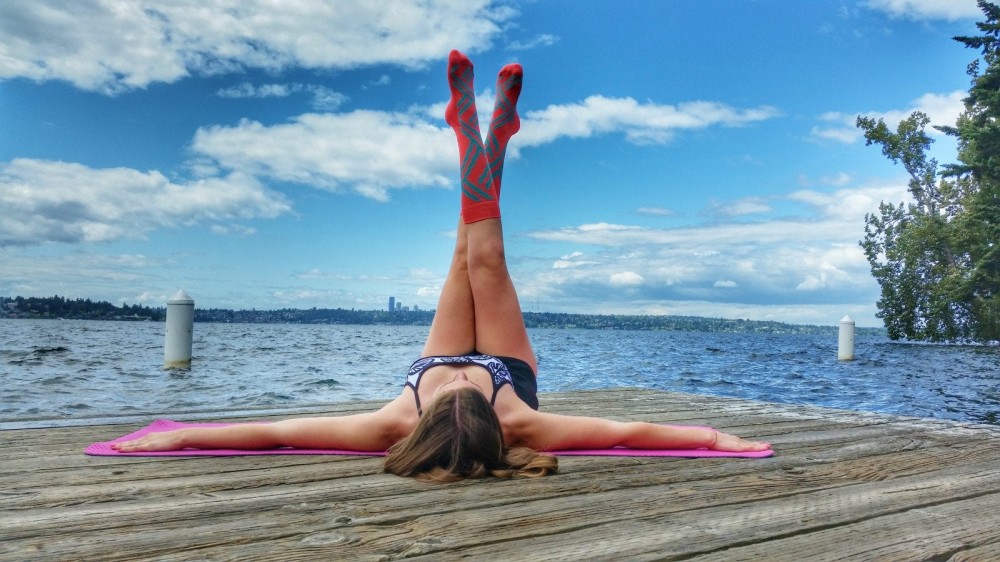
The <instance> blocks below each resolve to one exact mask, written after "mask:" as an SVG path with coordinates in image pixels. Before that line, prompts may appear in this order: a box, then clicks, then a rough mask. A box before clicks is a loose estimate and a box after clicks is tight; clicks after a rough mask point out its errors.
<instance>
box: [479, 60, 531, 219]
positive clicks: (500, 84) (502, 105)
mask: <svg viewBox="0 0 1000 562" xmlns="http://www.w3.org/2000/svg"><path fill="white" fill-rule="evenodd" d="M523 75H524V71H523V70H522V69H521V65H519V64H517V63H513V64H508V65H507V66H505V67H503V68H502V69H501V70H500V73H499V74H498V75H497V101H496V104H495V105H494V106H493V119H492V120H491V121H490V130H489V132H488V133H487V134H486V158H487V159H488V160H489V162H490V175H492V177H493V189H494V190H495V191H496V192H497V198H498V199H499V198H500V180H501V179H502V177H503V161H504V156H506V154H507V141H509V140H510V137H512V136H514V133H517V131H518V130H519V129H520V128H521V118H520V117H518V115H517V98H518V96H520V95H521V78H522V76H523Z"/></svg>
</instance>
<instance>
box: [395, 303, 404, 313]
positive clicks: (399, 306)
mask: <svg viewBox="0 0 1000 562" xmlns="http://www.w3.org/2000/svg"><path fill="white" fill-rule="evenodd" d="M402 311H403V303H402V302H397V303H396V312H402Z"/></svg>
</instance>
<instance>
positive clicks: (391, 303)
mask: <svg viewBox="0 0 1000 562" xmlns="http://www.w3.org/2000/svg"><path fill="white" fill-rule="evenodd" d="M395 310H396V297H389V312H394V311H395Z"/></svg>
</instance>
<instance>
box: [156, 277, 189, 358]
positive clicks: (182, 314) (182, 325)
mask: <svg viewBox="0 0 1000 562" xmlns="http://www.w3.org/2000/svg"><path fill="white" fill-rule="evenodd" d="M193 336H194V299H192V298H191V297H190V296H188V294H187V293H185V292H184V290H183V289H181V290H180V291H177V294H175V295H174V296H172V297H170V300H168V301H167V336H166V341H165V342H164V344H163V368H164V369H190V368H191V339H192V338H193Z"/></svg>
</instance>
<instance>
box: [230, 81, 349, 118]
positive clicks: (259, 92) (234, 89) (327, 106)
mask: <svg viewBox="0 0 1000 562" xmlns="http://www.w3.org/2000/svg"><path fill="white" fill-rule="evenodd" d="M303 92H304V93H308V94H311V95H312V96H313V101H312V107H313V109H317V110H322V111H333V110H334V109H337V108H338V107H340V106H341V105H343V104H344V102H346V101H347V100H348V97H347V96H346V95H344V94H342V93H340V92H335V91H333V90H331V89H330V88H327V87H325V86H315V85H310V84H298V83H294V82H293V83H290V84H261V85H260V86H254V85H253V84H251V83H249V82H241V83H239V84H237V85H235V86H230V87H229V88H223V89H221V90H219V91H218V92H216V93H215V95H217V96H219V97H220V98H231V99H242V98H258V99H260V98H286V97H288V96H291V95H293V94H298V93H303Z"/></svg>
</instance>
